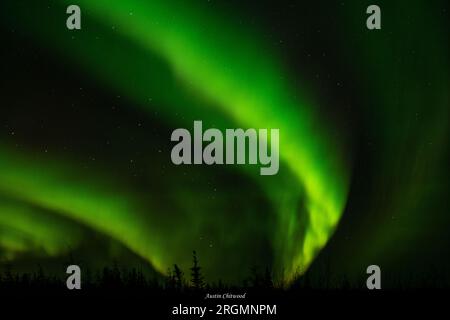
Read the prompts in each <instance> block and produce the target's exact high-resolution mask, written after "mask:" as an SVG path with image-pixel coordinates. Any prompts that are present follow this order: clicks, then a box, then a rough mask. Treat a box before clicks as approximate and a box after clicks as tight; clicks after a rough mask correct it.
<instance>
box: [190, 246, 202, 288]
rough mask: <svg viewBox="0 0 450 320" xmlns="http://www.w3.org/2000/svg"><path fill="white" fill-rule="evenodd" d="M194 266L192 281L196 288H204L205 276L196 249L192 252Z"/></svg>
mask: <svg viewBox="0 0 450 320" xmlns="http://www.w3.org/2000/svg"><path fill="white" fill-rule="evenodd" d="M192 257H193V258H192V259H193V260H192V268H191V283H192V286H193V287H194V289H197V290H198V289H202V288H203V287H204V286H205V282H204V280H203V276H202V274H201V272H200V270H201V267H200V266H199V263H198V259H197V253H196V252H195V250H194V251H193V252H192Z"/></svg>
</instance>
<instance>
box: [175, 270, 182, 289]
mask: <svg viewBox="0 0 450 320" xmlns="http://www.w3.org/2000/svg"><path fill="white" fill-rule="evenodd" d="M173 275H174V277H175V288H176V289H178V290H181V289H182V288H183V271H181V269H180V268H179V267H178V266H177V265H176V264H174V265H173Z"/></svg>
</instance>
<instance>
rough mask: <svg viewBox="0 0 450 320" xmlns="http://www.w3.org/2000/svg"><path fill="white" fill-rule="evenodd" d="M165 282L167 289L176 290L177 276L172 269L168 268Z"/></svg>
mask: <svg viewBox="0 0 450 320" xmlns="http://www.w3.org/2000/svg"><path fill="white" fill-rule="evenodd" d="M165 282H166V283H165V287H166V289H169V290H172V289H174V288H175V275H174V273H173V272H172V270H170V268H167V276H166V281H165Z"/></svg>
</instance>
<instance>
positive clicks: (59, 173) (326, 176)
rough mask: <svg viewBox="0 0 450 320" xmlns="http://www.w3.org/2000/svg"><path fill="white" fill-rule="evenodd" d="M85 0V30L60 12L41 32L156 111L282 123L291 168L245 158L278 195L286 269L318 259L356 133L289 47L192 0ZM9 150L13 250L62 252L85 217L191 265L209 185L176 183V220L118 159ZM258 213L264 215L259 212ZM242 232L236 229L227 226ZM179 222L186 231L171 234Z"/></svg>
mask: <svg viewBox="0 0 450 320" xmlns="http://www.w3.org/2000/svg"><path fill="white" fill-rule="evenodd" d="M11 2H12V1H11ZM68 4H70V3H69V2H68V1H61V6H60V7H58V6H57V7H56V8H57V9H55V8H54V7H52V8H51V9H49V12H47V14H50V12H51V13H52V14H56V13H57V12H58V14H59V13H60V12H64V5H68ZM77 4H78V5H79V6H80V7H81V8H82V12H83V30H82V31H80V32H77V33H70V32H68V31H67V30H65V29H64V25H62V26H60V24H61V21H63V20H60V21H52V20H48V22H43V26H42V28H29V29H26V30H27V32H29V34H31V35H33V36H34V38H35V40H38V41H39V42H40V43H46V44H47V45H48V46H49V47H51V48H52V49H53V50H54V51H55V52H58V54H61V55H63V56H65V57H67V58H68V59H69V61H71V62H74V63H76V64H77V65H79V66H81V67H82V68H83V69H84V70H89V72H90V73H92V74H94V75H95V76H96V77H97V79H99V80H100V81H102V82H103V83H105V84H106V86H109V87H111V88H114V89H115V90H117V91H119V92H121V93H122V94H123V95H124V96H126V97H128V98H129V99H130V100H131V101H133V102H134V103H135V105H136V106H137V107H140V108H142V109H143V110H146V111H148V112H149V114H153V112H155V111H158V112H159V113H160V114H162V115H163V117H164V121H165V122H166V123H167V124H168V125H169V126H170V125H177V126H179V125H185V126H189V125H190V124H192V122H191V121H192V120H193V119H200V118H199V117H202V118H201V119H202V120H204V122H206V123H207V124H209V125H215V126H216V127H220V128H227V127H228V128H230V127H231V128H235V127H241V128H279V129H280V134H281V143H280V157H281V161H282V162H283V163H282V166H281V170H280V173H279V175H278V176H276V177H270V178H267V177H260V176H258V175H257V173H256V171H255V170H254V168H250V167H247V166H246V167H243V168H242V167H241V169H243V170H242V174H243V175H245V176H248V177H249V178H250V179H251V180H252V181H254V183H256V184H257V185H259V186H260V187H261V189H262V190H264V193H265V194H266V197H267V198H268V199H269V200H270V202H271V206H272V207H273V208H274V217H273V220H274V224H273V225H271V226H270V228H268V229H269V230H267V231H266V232H268V235H266V236H267V237H269V239H270V245H271V248H267V250H268V251H269V250H270V251H272V252H273V253H272V254H273V259H274V261H273V263H274V268H275V269H276V270H284V271H283V272H284V276H285V277H286V278H287V279H292V277H293V276H294V275H295V274H296V272H298V271H299V270H300V271H301V272H304V271H305V270H306V268H307V267H308V265H310V263H311V262H312V261H313V259H314V257H315V256H316V254H317V253H318V251H319V250H320V249H321V248H322V247H323V246H324V245H325V244H326V242H327V240H328V239H329V237H330V236H331V234H332V233H333V231H334V229H335V228H336V226H337V224H338V222H339V219H340V217H341V214H342V212H343V208H344V206H345V203H346V197H347V192H348V179H349V173H348V170H347V169H346V165H345V164H344V161H343V158H342V154H341V153H342V150H343V148H344V146H341V145H339V144H338V142H337V141H336V139H334V140H332V139H331V138H330V137H331V130H328V128H330V126H329V125H327V124H325V123H324V122H323V120H322V121H320V119H319V117H318V115H317V114H316V112H315V111H314V110H315V108H314V105H316V104H317V103H318V102H313V100H312V99H311V98H309V97H307V96H306V94H304V93H299V89H301V88H295V87H293V86H292V85H291V84H290V77H291V75H290V74H289V71H288V70H287V68H286V66H283V65H282V63H280V61H281V59H280V57H278V56H277V53H276V52H272V51H273V50H272V51H271V50H269V49H267V48H266V47H265V45H264V42H263V41H262V40H260V39H258V36H257V32H256V31H250V30H241V29H240V28H239V27H238V25H237V24H234V23H233V22H232V21H233V20H232V19H230V17H228V16H226V15H225V14H222V15H220V14H219V13H217V12H212V11H211V10H209V9H206V8H203V7H200V6H199V7H196V6H192V5H188V4H185V3H184V2H178V1H161V0H157V1H156V0H153V1H106V0H96V1H87V0H79V1H77ZM35 5H36V4H35ZM7 6H9V7H10V8H9V9H10V12H11V11H15V12H17V13H20V15H21V16H20V19H21V20H22V21H27V22H26V23H24V26H27V25H28V26H32V25H33V24H34V23H37V21H36V19H37V17H34V16H33V13H35V12H36V11H35V10H32V9H29V10H21V9H20V8H18V7H16V6H18V5H16V4H14V3H12V4H8V5H7ZM36 10H38V11H39V10H42V9H39V8H37V9H36ZM2 11H4V10H2ZM36 16H39V15H38V14H36ZM16 18H17V17H16ZM40 18H41V19H42V17H40ZM63 18H65V16H63ZM2 19H6V20H7V19H8V18H7V17H3V18H2ZM44 20H45V19H44ZM227 20H228V21H227ZM33 21H34V22H33ZM97 35H100V36H97ZM52 39H53V40H52ZM54 39H59V40H58V41H54ZM150 97H151V98H152V100H153V103H151V104H150V103H147V100H148V98H150ZM179 114H181V115H183V118H180V117H179V116H178V115H179ZM0 154H1V157H0V176H1V179H0V196H1V197H2V198H0V246H1V247H2V248H3V251H2V252H4V253H3V255H2V258H4V259H5V258H6V259H14V257H16V256H19V255H20V254H21V253H22V252H26V251H35V252H41V253H42V254H43V255H49V256H57V255H61V254H63V253H65V252H66V251H67V250H69V249H68V248H73V247H76V246H77V245H78V244H79V243H80V242H81V241H82V239H81V238H82V236H81V234H82V231H81V230H80V228H79V225H80V224H81V225H84V226H87V227H89V228H92V229H94V230H98V232H101V233H102V234H104V235H106V236H107V237H111V238H112V239H114V240H115V241H118V242H120V243H122V244H123V245H124V246H125V247H127V248H129V249H130V250H132V251H133V252H135V253H136V254H138V255H139V256H141V257H143V258H144V259H145V260H147V261H148V262H149V263H150V264H151V265H152V266H153V267H154V268H155V269H156V270H157V271H159V272H161V273H163V272H164V271H165V270H166V268H167V267H169V266H171V265H172V264H173V263H174V262H177V263H178V261H181V262H180V264H181V266H182V267H185V268H186V267H188V266H189V263H190V262H189V259H188V258H185V257H184V256H182V255H181V254H180V252H190V251H191V250H192V249H193V245H194V242H193V240H190V239H194V238H197V237H198V233H199V230H201V229H202V228H204V227H205V226H206V227H207V226H208V225H209V224H212V222H211V219H212V218H211V217H209V216H208V214H209V212H208V210H207V208H208V205H205V206H204V208H198V207H197V206H201V204H200V205H197V206H196V205H194V203H190V202H189V201H187V200H186V199H187V198H195V194H193V195H189V196H187V195H186V194H188V193H189V192H188V191H183V190H178V191H176V189H174V195H173V196H174V198H177V199H178V201H179V203H180V207H179V210H181V211H183V212H184V214H185V217H186V219H191V221H192V223H191V224H188V225H186V224H184V223H180V224H178V225H177V224H173V225H171V226H170V227H169V226H164V227H162V226H161V224H162V223H161V221H160V220H159V217H161V212H158V211H160V210H162V209H161V208H159V206H158V205H157V204H155V203H157V202H158V200H157V195H152V194H141V193H139V192H131V191H129V192H128V191H127V190H128V189H127V184H126V181H125V182H124V180H123V179H120V178H118V177H114V176H111V175H109V174H108V171H107V170H103V171H104V172H102V170H101V168H99V169H98V170H92V172H89V174H87V173H86V171H83V170H81V169H80V168H77V164H76V163H75V162H72V161H71V160H70V159H69V158H68V157H66V158H64V157H62V156H60V155H57V154H54V155H53V154H50V153H49V154H48V155H46V156H38V155H36V154H32V153H31V151H30V152H29V153H27V152H26V151H23V150H22V151H18V150H16V149H15V148H13V147H12V146H11V144H10V143H9V142H8V141H0ZM166 161H170V159H169V157H167V158H166ZM236 169H238V167H236ZM197 170H199V171H201V169H197ZM200 174H206V173H200ZM173 179H174V181H175V179H176V177H173ZM198 201H200V200H198ZM242 201H245V199H242ZM248 201H251V199H249V200H248ZM191 202H193V200H191ZM217 202H218V203H220V200H217ZM299 202H301V206H299ZM144 212H145V213H144ZM155 212H156V213H157V214H153V213H155ZM199 212H200V213H199ZM220 214H221V215H223V216H222V217H221V218H220V219H219V221H226V220H227V217H226V215H227V212H221V213H220ZM252 215H253V219H258V215H259V213H258V212H254V213H252ZM186 221H187V220H186ZM247 223H248V224H252V223H255V224H258V223H257V222H255V221H247ZM225 227H227V228H229V227H230V222H228V223H227V224H224V225H223V228H225ZM235 228H237V229H239V228H241V229H244V228H248V225H244V226H235ZM242 232H243V231H242ZM222 233H224V234H225V235H223V241H230V242H236V243H237V242H238V241H240V240H242V239H243V237H244V236H242V235H241V232H240V231H229V232H226V231H224V230H222ZM234 234H236V239H227V238H229V237H233V236H234ZM169 235H170V236H171V237H172V239H167V238H168V236H169ZM241 254H245V253H241ZM220 258H221V254H220V252H216V253H210V254H209V256H204V257H203V260H202V262H203V265H204V268H205V270H206V272H207V273H208V272H209V273H210V274H212V275H211V276H214V275H213V273H214V272H213V271H211V270H212V269H213V267H214V263H213V262H210V261H213V260H220ZM222 259H223V258H222Z"/></svg>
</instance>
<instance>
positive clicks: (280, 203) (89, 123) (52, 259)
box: [0, 0, 450, 286]
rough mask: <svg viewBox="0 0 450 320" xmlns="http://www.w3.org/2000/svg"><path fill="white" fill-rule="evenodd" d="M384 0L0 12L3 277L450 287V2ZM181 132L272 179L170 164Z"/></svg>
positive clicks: (46, 6)
mask: <svg viewBox="0 0 450 320" xmlns="http://www.w3.org/2000/svg"><path fill="white" fill-rule="evenodd" d="M392 2H393V1H377V4H378V5H379V6H380V7H381V10H382V29H381V30H374V31H369V30H368V29H367V28H366V18H367V14H366V13H365V12H366V8H367V6H368V5H369V4H372V2H369V1H358V2H357V3H356V1H314V2H312V1H277V2H274V1H258V2H254V1H237V0H233V1H214V0H211V1H206V0H205V1H203V0H202V1H200V0H199V1H189V2H188V1H181V0H180V1H178V0H171V1H162V0H151V1H138V0H130V1H125V0H124V1H113V2H112V1H106V0H96V1H95V2H94V1H88V0H79V1H77V2H76V4H78V5H79V6H80V7H81V11H82V29H81V30H76V31H69V30H67V28H66V24H65V22H66V18H67V14H66V13H65V12H66V10H65V9H66V7H67V6H68V5H69V4H74V3H72V2H69V1H63V0H61V1H39V3H37V2H36V1H9V0H7V1H2V2H1V4H0V16H1V23H0V35H1V41H2V46H1V60H0V70H1V74H2V78H1V81H0V90H1V91H0V92H1V100H0V101H1V102H0V263H1V264H2V265H3V264H11V265H13V266H15V267H16V268H18V269H20V270H27V271H30V270H34V269H35V268H36V266H37V265H43V266H44V267H46V268H48V269H49V270H52V272H56V273H57V272H59V271H58V270H59V269H58V268H60V266H61V264H63V263H64V262H65V261H67V259H68V257H69V256H70V257H72V259H75V262H77V261H79V263H80V264H82V265H87V266H90V267H101V266H103V265H108V264H109V265H110V264H112V263H113V261H117V262H118V263H120V264H121V265H124V266H130V267H131V266H135V265H139V266H144V267H145V268H146V269H147V270H148V272H150V273H155V274H160V275H161V274H164V273H165V272H166V270H167V268H170V267H171V266H172V265H173V264H174V263H176V264H178V265H180V266H181V268H183V269H186V270H187V269H188V268H189V266H190V265H191V259H192V251H193V250H196V251H197V253H198V256H199V259H200V263H201V264H202V267H203V270H204V274H205V277H206V278H207V279H208V280H211V281H216V280H218V279H223V280H226V281H232V282H236V281H240V280H242V279H243V278H244V277H246V276H247V274H248V272H249V270H250V268H251V267H253V266H258V267H263V268H264V267H266V266H268V267H270V268H271V269H272V270H274V273H275V274H276V275H278V276H282V277H283V278H285V279H287V280H291V279H293V277H294V276H295V275H296V274H298V273H301V274H304V273H308V272H309V273H317V274H320V273H322V272H323V270H325V269H327V270H329V271H328V272H332V273H335V274H339V275H343V276H345V277H348V278H349V279H359V278H360V277H361V276H362V277H364V276H365V270H366V267H367V266H368V265H370V264H378V265H380V267H381V268H382V270H383V275H386V278H387V279H389V281H391V282H390V283H391V284H392V285H393V286H394V285H395V283H396V282H397V281H398V282H401V281H407V280H406V279H410V278H411V277H413V278H424V279H427V278H429V277H431V276H436V274H442V276H443V277H446V278H448V270H449V267H450V258H449V257H450V235H449V232H448V230H449V227H450V218H449V209H450V208H449V201H448V196H449V194H448V190H449V177H450V175H449V169H448V167H449V166H448V164H449V163H450V161H449V160H450V154H449V147H448V146H449V141H448V137H449V119H450V117H449V93H448V89H449V75H448V70H449V57H450V55H449V48H448V39H449V34H448V30H449V25H448V21H449V17H448V15H449V11H448V10H449V8H448V3H447V1H433V2H427V1H414V2H411V1H395V3H392ZM194 120H202V121H203V126H204V127H205V128H211V127H213V128H219V129H225V128H244V129H247V128H257V129H259V128H279V129H280V161H281V163H280V170H279V172H278V174H277V175H275V176H261V175H259V166H252V165H245V166H242V165H241V166H237V165H235V166H233V165H227V166H225V165H216V166H206V165H191V166H188V165H181V166H176V165H174V164H173V163H172V162H171V160H170V153H171V149H172V147H173V146H174V143H173V142H171V141H170V136H171V133H172V131H173V130H175V129H176V128H180V127H183V128H187V129H189V130H192V127H193V121H194ZM436 270H438V273H436Z"/></svg>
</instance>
